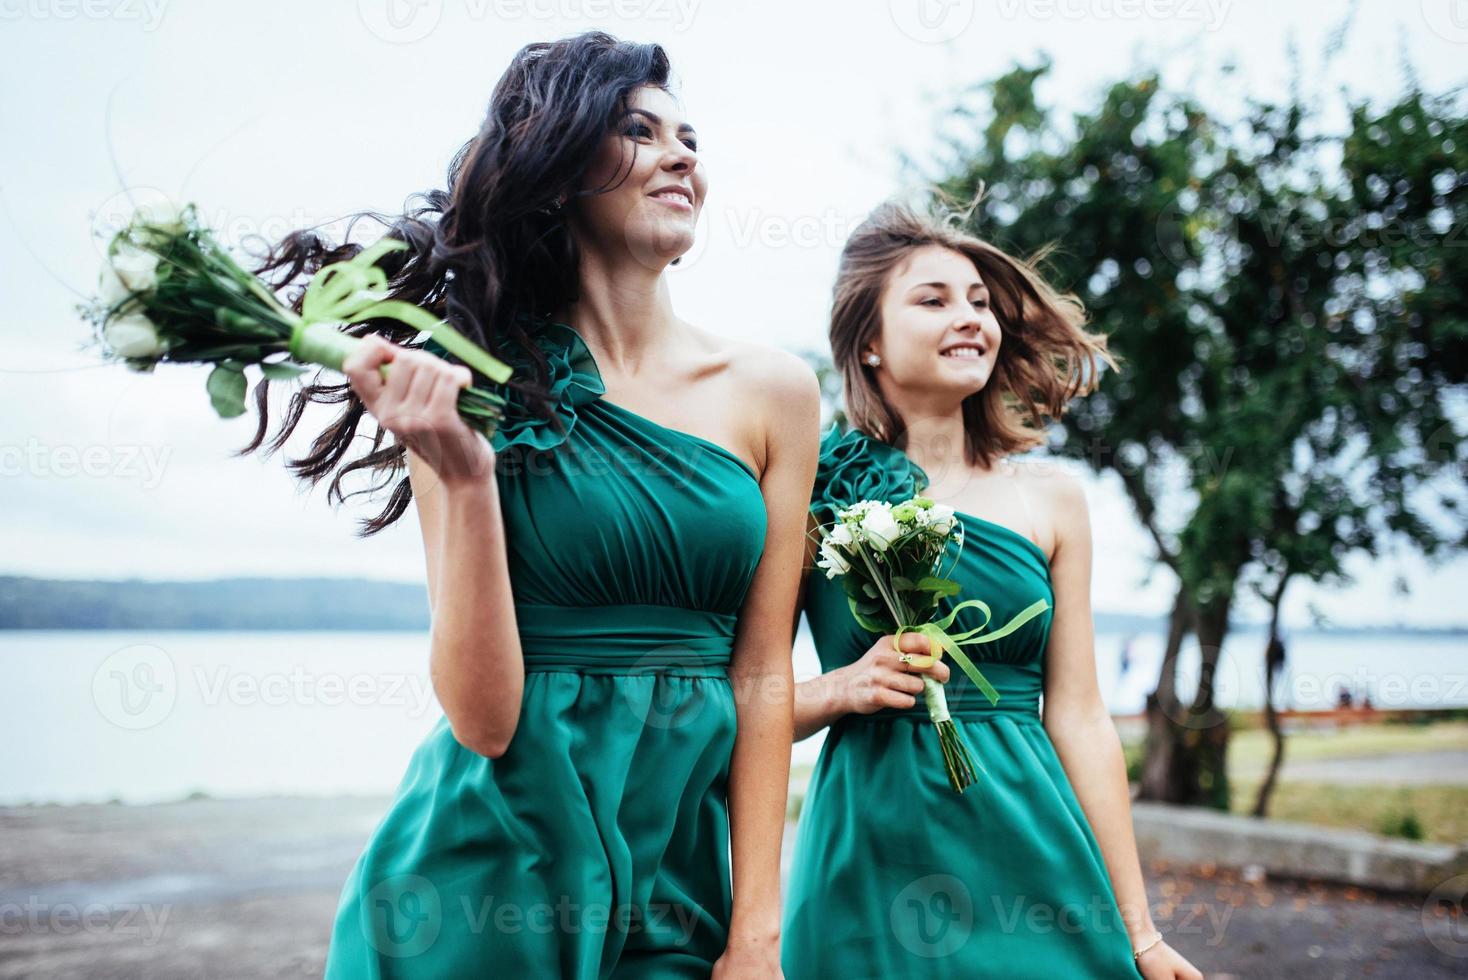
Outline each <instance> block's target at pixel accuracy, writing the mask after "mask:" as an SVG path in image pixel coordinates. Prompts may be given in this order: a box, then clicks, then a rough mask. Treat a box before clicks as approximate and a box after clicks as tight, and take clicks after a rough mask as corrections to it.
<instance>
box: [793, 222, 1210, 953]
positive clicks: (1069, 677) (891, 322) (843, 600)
mask: <svg viewBox="0 0 1468 980" xmlns="http://www.w3.org/2000/svg"><path fill="white" fill-rule="evenodd" d="M961 219H962V215H948V216H946V217H945V216H941V215H940V216H932V217H930V216H928V215H923V214H920V213H918V212H916V211H914V210H912V209H909V208H906V207H903V206H900V205H896V204H888V205H885V206H883V207H881V208H879V209H877V210H876V211H875V212H874V213H873V214H872V215H871V216H870V217H869V218H868V219H867V220H866V221H865V222H864V223H863V224H862V225H861V226H860V227H859V228H857V229H856V231H855V232H854V233H853V234H852V236H851V238H850V239H849V240H848V241H847V243H846V247H845V249H844V251H843V253H842V256H841V265H840V270H839V272H838V273H837V277H836V286H835V298H834V305H833V308H832V312H831V324H830V337H831V350H832V356H833V359H834V361H835V364H836V367H837V368H838V369H839V370H840V372H841V375H842V378H843V379H844V381H845V386H846V406H847V412H848V415H849V417H850V421H851V428H850V429H849V430H848V431H846V432H842V431H841V430H840V429H838V428H837V427H835V426H833V427H832V428H831V429H830V430H829V431H828V432H827V433H826V435H825V437H824V438H823V440H822V443H821V456H820V466H819V470H818V472H817V475H816V485H815V490H814V493H813V494H812V497H811V506H810V510H811V519H812V522H817V521H818V522H826V521H830V520H833V519H834V517H835V514H834V511H835V510H838V509H840V508H843V507H845V506H847V505H849V504H852V503H855V502H856V501H858V500H863V499H870V500H885V501H888V502H891V503H898V502H900V501H903V500H906V499H908V498H910V497H913V496H915V495H917V494H918V493H920V492H921V493H922V494H923V495H924V496H927V497H930V498H932V499H934V500H935V501H937V502H939V503H942V504H945V505H947V506H949V507H951V508H952V509H953V510H954V512H955V517H956V519H957V520H958V521H959V522H960V523H961V524H962V526H963V530H964V540H963V545H962V550H961V551H959V552H958V555H957V564H956V565H955V566H954V567H953V571H952V572H951V573H950V575H949V577H950V578H952V579H954V580H955V581H957V582H958V584H959V585H960V587H961V591H960V592H959V594H958V595H956V596H952V597H947V598H944V599H943V600H942V601H941V603H940V605H939V609H938V615H939V616H946V615H947V613H948V612H949V611H950V610H951V609H952V608H953V607H954V606H955V604H957V603H958V602H960V601H962V600H964V599H965V598H978V599H981V600H983V601H984V602H986V603H988V604H989V605H990V607H991V610H992V620H991V621H990V622H991V623H992V624H993V626H998V624H1002V623H1007V622H1009V621H1010V620H1011V619H1013V618H1014V617H1015V616H1016V614H1018V613H1019V612H1020V611H1021V610H1024V609H1025V608H1027V607H1029V606H1030V605H1032V604H1033V603H1035V602H1036V601H1037V600H1040V599H1044V600H1045V601H1046V604H1047V606H1048V608H1047V609H1046V611H1045V612H1044V613H1042V614H1041V615H1040V616H1039V617H1037V618H1034V619H1031V620H1029V621H1028V622H1026V623H1025V624H1024V625H1023V626H1021V627H1019V628H1018V629H1017V630H1016V631H1014V632H1012V633H1010V634H1008V635H1006V636H1003V637H1001V638H999V639H996V640H995V641H994V642H992V643H990V644H988V645H984V646H981V647H970V648H969V651H970V652H971V657H972V659H973V660H974V661H975V663H976V664H977V665H978V666H979V669H980V670H982V672H983V673H984V675H985V676H986V678H987V679H988V680H989V681H990V682H991V683H992V684H993V685H994V687H995V688H997V689H998V692H999V700H998V701H997V702H996V703H990V702H989V700H988V699H987V698H985V697H984V695H983V694H982V693H981V692H980V691H978V690H976V689H975V687H974V685H973V683H972V682H971V681H970V680H969V679H968V677H967V675H966V674H963V673H958V674H954V673H953V672H951V671H950V670H949V668H948V666H947V664H945V663H943V662H942V661H941V660H940V659H936V658H934V657H932V656H931V654H935V653H938V654H941V652H942V651H941V650H930V649H929V643H928V639H927V637H925V636H921V635H918V634H911V633H906V634H904V635H903V636H902V639H901V646H900V649H898V648H896V647H895V646H894V642H893V641H894V637H893V635H891V634H889V635H886V636H882V637H878V638H876V639H875V641H874V640H873V637H872V635H871V634H870V633H868V632H866V631H865V630H863V629H862V628H861V627H860V626H859V625H858V624H857V622H856V620H855V618H854V617H853V616H852V613H851V610H850V609H849V607H848V602H847V596H846V591H845V589H844V588H843V587H842V585H841V583H840V582H839V581H835V580H832V579H830V578H828V577H827V576H823V575H811V576H809V577H808V580H807V582H806V584H805V587H804V607H805V612H806V615H807V617H808V618H809V620H810V626H811V632H812V634H813V636H814V638H815V643H816V649H817V651H818V652H819V654H820V658H821V665H822V668H823V673H822V674H821V675H820V676H819V677H817V678H814V679H812V680H809V681H805V682H803V683H802V684H800V685H799V687H798V691H797V696H796V705H795V729H796V737H797V738H800V739H803V738H806V737H808V736H810V735H812V734H814V733H815V732H817V731H819V730H821V729H823V728H827V727H828V726H829V728H830V731H829V732H828V733H827V736H826V741H825V744H824V745H823V746H822V747H821V756H820V759H819V761H818V762H817V763H816V767H815V772H814V774H813V775H812V778H811V782H810V789H809V792H808V794H807V797H806V802H805V806H804V808H803V811H802V813H801V821H800V829H799V831H798V833H797V836H796V843H795V854H794V859H793V864H792V867H791V871H790V882H789V887H788V889H787V893H786V902H787V904H786V910H785V928H784V937H783V938H784V966H785V974H786V976H787V977H790V978H791V980H797V978H798V980H807V978H816V977H835V976H841V977H924V978H942V977H950V978H962V980H969V978H972V977H990V976H993V977H998V976H1003V977H1034V978H1041V977H1044V978H1050V977H1088V978H1096V977H1129V976H1136V975H1137V973H1138V972H1139V971H1140V972H1141V974H1142V975H1143V976H1146V977H1148V978H1149V980H1160V978H1168V980H1173V978H1178V980H1190V978H1194V977H1199V976H1200V974H1199V973H1198V971H1197V970H1195V969H1194V968H1193V967H1192V966H1191V965H1190V964H1189V963H1188V962H1187V961H1186V960H1184V959H1183V958H1182V957H1181V956H1180V955H1178V954H1177V953H1176V952H1174V951H1173V950H1172V949H1171V948H1170V947H1168V946H1167V945H1166V944H1165V943H1163V942H1162V937H1161V935H1160V934H1159V933H1158V932H1157V930H1156V928H1155V927H1154V925H1153V923H1152V920H1151V917H1150V915H1149V914H1148V911H1147V895H1146V891H1145V889H1144V887H1143V880H1142V872H1141V868H1140V865H1139V862H1138V859H1137V849H1136V843H1135V840H1134V838H1133V835H1132V823H1131V814H1130V804H1129V802H1128V792H1127V779H1126V766H1125V763H1124V762H1123V759H1122V753H1121V745H1120V742H1119V740H1118V738H1117V735H1116V729H1115V727H1114V726H1113V725H1112V722H1111V718H1110V716H1109V714H1108V713H1107V710H1106V705H1105V704H1104V703H1103V701H1102V699H1101V695H1100V692H1099V690H1098V686H1097V682H1096V667H1095V649H1094V637H1093V635H1092V622H1091V606H1090V593H1091V530H1090V524H1089V518H1088V517H1087V513H1086V498H1085V495H1084V493H1083V492H1082V489H1081V487H1080V484H1079V483H1078V482H1077V481H1076V480H1075V479H1073V478H1072V477H1070V476H1067V475H1066V474H1064V473H1063V472H1061V471H1059V470H1058V469H1057V468H1056V467H1054V466H1045V465H1043V464H1039V463H1030V464H1028V465H1020V464H1019V463H1016V462H1015V461H1013V460H1011V459H1010V458H1009V457H1010V456H1011V455H1012V454H1016V453H1021V452H1024V451H1025V450H1027V449H1030V448H1033V447H1036V446H1040V445H1043V444H1044V439H1045V436H1044V429H1043V426H1044V424H1045V421H1046V420H1047V419H1054V418H1058V417H1060V415H1061V413H1062V412H1064V411H1065V407H1066V403H1067V402H1069V401H1070V399H1072V398H1073V397H1075V396H1077V395H1079V394H1083V393H1085V392H1087V391H1090V390H1092V389H1093V388H1094V387H1095V385H1096V382H1097V381H1098V379H1099V376H1100V368H1101V364H1102V362H1105V363H1112V365H1113V367H1114V366H1115V365H1114V363H1113V361H1112V358H1111V357H1110V356H1109V355H1108V353H1107V349H1106V340H1105V338H1104V337H1103V336H1101V335H1098V334H1094V333H1090V332H1088V331H1087V330H1085V329H1084V321H1085V315H1084V310H1083V309H1082V308H1081V305H1080V303H1079V302H1078V301H1077V300H1076V299H1075V298H1074V297H1072V296H1069V295H1063V294H1060V293H1057V292H1056V291H1055V290H1053V289H1052V288H1050V287H1049V286H1048V285H1047V284H1046V283H1045V281H1044V279H1043V278H1041V276H1040V275H1039V274H1038V273H1037V272H1036V269H1035V267H1034V265H1033V264H1031V263H1027V262H1023V261H1020V260H1019V259H1016V258H1014V257H1012V256H1009V255H1007V254H1005V253H1004V252H1003V251H1001V250H999V249H997V248H995V247H994V246H992V245H990V244H988V243H987V242H984V241H981V240H979V239H977V238H975V237H973V236H972V235H969V234H966V233H964V232H963V231H962V230H960V227H958V224H959V221H961ZM983 627H984V622H983V621H982V620H981V619H980V618H979V617H978V616H977V615H976V612H975V610H974V609H973V608H967V609H960V610H959V612H958V616H957V619H956V621H955V624H954V626H953V632H955V633H957V632H967V631H969V630H977V629H981V628H983ZM924 673H926V674H928V675H930V676H931V677H933V678H934V679H935V680H937V681H939V682H941V683H943V684H944V685H945V692H946V694H947V698H948V705H949V711H950V713H951V715H952V717H953V719H954V721H955V723H956V724H957V726H958V728H959V730H960V732H961V733H962V736H963V737H964V738H965V739H966V741H967V742H968V744H969V747H970V748H971V749H972V751H973V755H974V758H975V759H977V760H978V762H979V764H980V765H981V766H982V767H983V769H984V771H982V772H981V773H980V774H979V776H978V780H977V782H976V783H975V784H974V785H972V786H969V787H968V788H967V790H966V791H965V792H963V793H962V794H961V795H960V794H958V793H955V792H954V791H953V790H952V789H951V788H950V786H949V782H948V778H947V776H946V774H945V770H944V768H943V766H942V765H941V764H940V761H939V747H938V741H937V738H936V737H935V736H934V733H933V725H932V723H931V722H930V720H929V718H928V712H927V709H926V708H925V707H922V706H921V705H920V704H919V703H918V699H917V695H918V694H919V693H921V692H922V690H923V680H922V677H921V675H922V674H924ZM1042 694H1043V695H1044V712H1043V715H1042V714H1041V711H1040V698H1041V695H1042Z"/></svg>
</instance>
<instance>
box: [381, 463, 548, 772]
mask: <svg viewBox="0 0 1468 980" xmlns="http://www.w3.org/2000/svg"><path fill="white" fill-rule="evenodd" d="M408 474H409V479H410V481H411V483H412V486H413V500H414V502H415V503H416V504H417V507H418V522H419V524H420V526H421V527H422V531H423V551H424V555H425V557H426V559H427V565H428V604H429V608H430V609H431V611H432V624H433V625H432V632H431V639H430V647H429V661H428V662H429V675H430V676H431V678H432V680H433V690H434V693H435V694H436V695H437V696H438V700H439V704H441V705H442V706H443V711H444V715H445V716H446V717H447V718H448V720H449V726H450V727H451V728H452V729H453V732H454V738H455V739H457V740H458V741H459V743H460V744H461V745H463V746H464V747H466V748H469V749H472V750H473V751H475V752H478V753H479V754H480V755H484V756H488V757H490V758H498V757H499V756H501V755H504V753H505V750H506V749H507V748H508V747H509V744H510V739H511V738H512V737H513V736H514V734H515V728H516V726H517V725H518V723H519V718H520V701H521V696H522V694H523V692H524V687H525V662H524V657H523V654H522V653H521V649H520V634H519V626H518V624H517V622H516V619H515V602H514V598H513V595H512V593H511V590H510V571H509V563H508V556H507V553H506V550H505V531H504V519H503V517H502V516H501V514H500V503H499V486H498V484H497V483H496V481H495V479H494V476H493V474H492V473H491V474H490V475H488V476H487V477H486V478H485V479H484V480H483V482H482V483H480V484H466V485H456V486H450V487H445V486H444V484H443V482H442V481H441V480H439V478H438V476H437V475H436V474H435V473H434V472H433V470H432V469H430V468H429V467H428V465H427V464H426V463H424V462H423V460H421V459H420V458H418V457H417V456H415V455H414V454H413V453H412V451H411V450H410V451H409V452H408Z"/></svg>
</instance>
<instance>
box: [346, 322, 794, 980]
mask: <svg viewBox="0 0 1468 980" xmlns="http://www.w3.org/2000/svg"><path fill="white" fill-rule="evenodd" d="M537 330H538V334H537V336H536V342H537V344H538V345H539V346H540V347H541V349H542V350H543V351H544V352H545V354H546V356H547V358H548V359H549V362H550V367H551V372H552V377H551V393H552V396H553V398H554V399H555V404H556V409H555V411H556V414H557V416H558V417H559V418H560V420H561V422H562V423H563V424H564V426H565V431H564V432H563V433H558V432H557V431H556V430H555V429H554V428H552V427H551V426H550V425H549V424H548V423H544V422H542V421H541V420H539V419H537V418H534V417H532V416H531V415H530V414H529V413H527V412H524V411H523V409H521V408H517V406H516V405H515V404H513V403H512V404H511V406H509V409H508V411H507V415H506V418H505V419H504V422H503V423H502V425H501V427H500V430H499V433H498V434H497V435H496V436H495V438H494V445H495V447H496V449H497V450H498V460H499V462H498V471H497V473H496V479H497V480H498V482H499V486H500V493H501V505H502V508H503V513H504V518H505V527H506V534H507V541H508V551H509V560H510V580H511V585H512V590H513V593H514V599H515V615H516V620H517V623H518V626H519V632H520V642H521V645H522V647H523V650H524V657H525V670H526V677H525V687H524V695H523V699H522V704H521V709H520V720H519V726H518V728H517V730H516V733H515V736H514V738H513V739H512V741H511V743H510V746H509V748H508V750H507V751H506V752H505V753H504V754H503V755H502V756H501V757H499V758H496V759H491V758H487V757H485V756H482V755H479V754H477V753H475V752H473V751H470V750H469V749H467V748H465V747H464V746H462V745H460V744H459V743H458V742H457V741H456V740H455V739H454V736H453V733H452V731H451V730H450V728H449V725H448V722H447V720H441V721H440V722H439V723H438V725H437V726H436V727H435V728H434V729H433V730H432V732H431V733H430V734H429V735H428V736H427V738H426V739H425V741H424V742H423V743H422V744H421V745H420V746H419V747H418V748H417V749H416V751H415V753H414V755H413V757H412V760H411V762H410V764H409V766H408V771H407V773H406V774H405V775H404V777H403V778H402V781H401V783H400V785H399V787H398V790H397V793H396V796H395V798H394V800H393V802H392V804H391V807H390V808H389V810H388V812H387V814H386V816H385V817H383V819H382V821H381V822H380V824H379V825H378V826H377V828H376V830H375V831H374V832H373V834H372V836H371V838H370V840H369V842H368V844H367V846H366V849H365V850H364V852H363V853H362V855H361V857H360V858H359V859H358V860H357V862H356V865H355V867H354V868H353V869H352V871H351V874H350V877H349V878H348V880H347V882H346V884H345V886H344V888H343V890H342V893H341V899H340V904H339V907H338V910H337V914H336V922H335V926H334V929H333V932H332V936H331V946H330V951H329V953H328V958H327V965H326V976H327V977H328V978H340V980H346V978H368V977H407V978H424V980H428V978H433V980H443V978H470V977H506V978H516V980H518V978H522V977H523V978H532V977H533V978H542V977H544V978H551V977H565V978H578V980H593V978H611V977H615V978H636V977H649V978H652V977H656V978H660V980H661V978H668V977H707V976H708V975H709V973H710V972H711V970H712V967H713V964H714V961H715V960H716V959H717V958H718V957H719V956H720V955H722V953H723V951H724V946H725V942H726V939H727V930H728V926H729V917H730V914H731V902H732V895H731V884H730V875H729V829H728V810H727V801H726V784H727V780H728V775H729V759H730V755H731V752H732V749H733V744H734V736H735V705H734V697H733V692H732V689H731V685H730V681H729V678H728V673H727V668H728V664H729V659H730V654H731V651H732V647H733V641H734V632H735V621H736V616H737V614H738V612H739V609H740V606H741V605H742V603H743V600H744V597H745V593H746V591H747V589H748V587H749V585H750V582H751V580H752V579H753V577H754V571H755V567H756V565H757V564H758V562H759V559H760V556H761V554H762V552H763V549H764V536H765V528H766V514H765V509H764V502H763V498H762V497H761V495H760V487H759V480H758V477H757V475H756V474H755V473H754V472H753V470H751V469H750V467H749V466H748V465H747V464H746V463H744V462H743V461H742V460H741V459H740V457H738V456H737V455H735V454H734V453H732V452H731V451H729V450H727V449H725V448H723V447H721V446H719V445H718V444H716V443H713V442H710V441H708V440H705V439H702V438H700V437H697V436H694V435H691V434H689V433H685V432H681V431H679V430H676V429H672V428H668V427H666V426H663V425H660V424H658V423H656V422H653V421H652V420H651V419H648V418H646V417H645V416H642V415H639V414H637V413H634V412H632V411H631V410H629V409H625V408H622V407H620V406H618V405H616V404H614V403H611V402H609V401H607V400H606V399H605V398H603V397H601V396H602V395H603V394H604V392H605V388H604V386H603V384H602V381H601V376H600V374H599V372H598V370H597V367H596V364H595V362H594V360H593V359H592V356H591V353H590V351H589V350H588V348H587V347H586V344H585V343H584V341H583V339H582V338H581V337H580V335H579V334H577V333H576V332H575V331H574V330H573V329H572V328H571V327H569V326H567V325H565V324H556V323H544V324H537Z"/></svg>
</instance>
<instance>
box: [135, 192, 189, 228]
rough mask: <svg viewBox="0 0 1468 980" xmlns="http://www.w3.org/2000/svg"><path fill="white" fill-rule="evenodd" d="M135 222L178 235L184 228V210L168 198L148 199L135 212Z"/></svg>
mask: <svg viewBox="0 0 1468 980" xmlns="http://www.w3.org/2000/svg"><path fill="white" fill-rule="evenodd" d="M133 224H135V225H142V226H145V227H148V228H155V229H157V230H158V231H161V232H164V233H165V234H169V235H176V234H178V233H179V232H181V231H183V230H184V220H183V211H182V209H180V208H178V207H176V206H175V205H174V203H173V202H172V201H169V200H167V199H164V200H161V201H148V202H147V203H146V204H140V205H138V209H137V210H136V211H134V212H133Z"/></svg>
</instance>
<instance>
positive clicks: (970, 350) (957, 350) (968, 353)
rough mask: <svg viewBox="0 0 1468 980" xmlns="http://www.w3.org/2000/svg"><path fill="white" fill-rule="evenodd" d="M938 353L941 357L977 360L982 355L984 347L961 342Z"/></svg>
mask: <svg viewBox="0 0 1468 980" xmlns="http://www.w3.org/2000/svg"><path fill="white" fill-rule="evenodd" d="M939 355H940V356H942V357H959V358H973V359H975V360H977V359H978V358H980V357H983V356H984V349H983V348H982V347H971V346H969V345H968V344H962V345H959V346H957V347H950V348H948V349H947V350H945V351H939Z"/></svg>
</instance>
